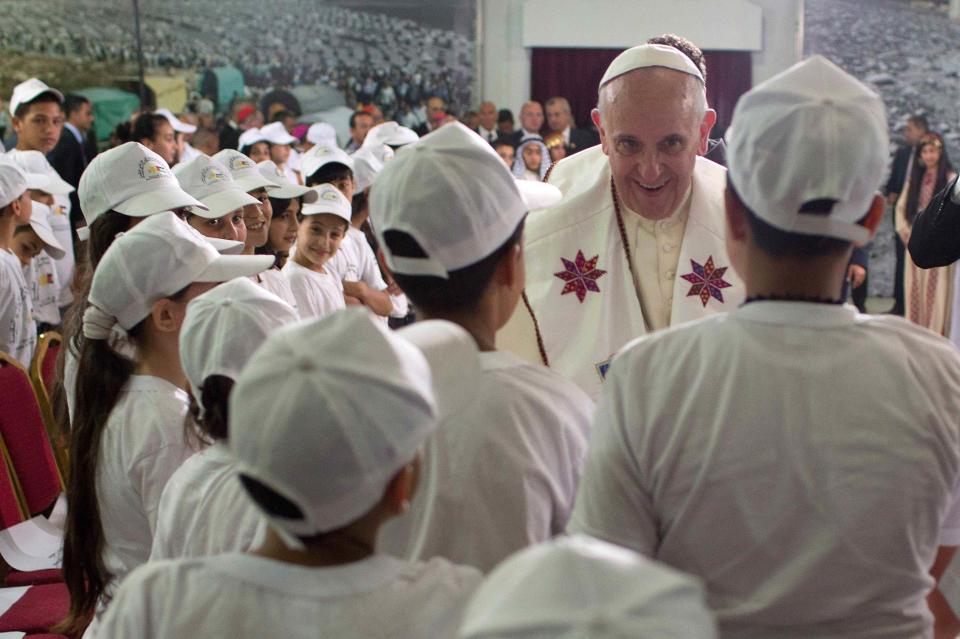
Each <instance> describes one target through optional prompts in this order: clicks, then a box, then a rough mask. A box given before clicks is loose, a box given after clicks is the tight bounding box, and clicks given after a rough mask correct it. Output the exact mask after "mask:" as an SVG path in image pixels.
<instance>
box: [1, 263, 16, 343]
mask: <svg viewBox="0 0 960 639" xmlns="http://www.w3.org/2000/svg"><path fill="white" fill-rule="evenodd" d="M4 266H5V265H4V264H0V351H3V352H4V353H10V354H15V353H16V352H17V349H19V348H20V345H19V343H18V339H19V336H18V332H17V325H18V324H19V322H20V313H19V312H18V311H19V307H20V295H19V293H18V292H17V287H18V286H19V285H18V284H17V282H16V280H14V279H13V278H11V277H10V273H9V271H7V269H6V268H4Z"/></svg>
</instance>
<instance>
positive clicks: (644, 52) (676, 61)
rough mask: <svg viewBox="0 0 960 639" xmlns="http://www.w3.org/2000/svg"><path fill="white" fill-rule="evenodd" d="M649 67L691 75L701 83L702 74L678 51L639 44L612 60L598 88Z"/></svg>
mask: <svg viewBox="0 0 960 639" xmlns="http://www.w3.org/2000/svg"><path fill="white" fill-rule="evenodd" d="M650 67H664V68H667V69H673V70H674V71H679V72H680V73H686V74H688V75H692V76H694V77H695V78H697V79H699V80H700V82H701V83H702V82H703V74H702V73H700V69H699V68H698V67H697V65H695V64H694V63H693V60H691V59H690V58H688V57H687V56H686V54H684V53H683V52H682V51H680V50H679V49H676V48H674V47H671V46H669V45H666V44H641V45H640V46H636V47H632V48H630V49H627V50H626V51H624V52H623V53H621V54H620V55H618V56H617V57H616V58H614V59H613V62H611V63H610V66H609V67H607V70H606V72H605V73H604V74H603V77H602V78H601V79H600V87H601V88H602V87H603V85H605V84H606V83H607V82H610V81H611V80H613V79H614V78H618V77H620V76H621V75H623V74H624V73H630V72H631V71H636V70H637V69H647V68H650Z"/></svg>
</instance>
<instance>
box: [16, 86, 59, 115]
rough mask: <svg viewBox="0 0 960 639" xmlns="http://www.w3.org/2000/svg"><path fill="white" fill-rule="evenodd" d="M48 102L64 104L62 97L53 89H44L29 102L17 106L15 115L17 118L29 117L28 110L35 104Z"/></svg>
mask: <svg viewBox="0 0 960 639" xmlns="http://www.w3.org/2000/svg"><path fill="white" fill-rule="evenodd" d="M47 102H56V103H57V104H62V103H61V102H60V98H58V97H57V95H56V94H55V93H54V92H53V91H44V92H43V93H41V94H40V95H38V96H37V97H35V98H34V99H32V100H30V101H29V102H23V103H22V104H20V105H19V106H17V110H16V112H15V113H14V114H13V115H14V117H16V118H19V119H23V118H25V117H27V112H28V111H29V110H30V107H32V106H33V105H34V104H45V103H47Z"/></svg>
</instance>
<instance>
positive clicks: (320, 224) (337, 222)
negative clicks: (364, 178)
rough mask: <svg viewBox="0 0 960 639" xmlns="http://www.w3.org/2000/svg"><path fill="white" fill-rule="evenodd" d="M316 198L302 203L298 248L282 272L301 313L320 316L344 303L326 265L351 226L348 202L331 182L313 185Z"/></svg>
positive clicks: (314, 316)
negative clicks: (310, 201) (308, 202)
mask: <svg viewBox="0 0 960 639" xmlns="http://www.w3.org/2000/svg"><path fill="white" fill-rule="evenodd" d="M316 191H317V200H316V201H315V202H313V203H311V204H304V205H303V208H302V209H301V210H300V215H299V221H298V223H297V252H296V253H295V254H294V255H293V257H291V258H290V259H289V260H287V263H286V264H285V265H284V267H283V271H282V273H283V275H284V277H286V279H287V282H288V283H289V284H290V289H291V290H292V291H293V297H294V299H296V300H297V311H298V312H299V313H300V317H302V318H304V319H306V318H310V317H313V318H321V317H325V316H327V315H329V314H330V313H333V312H335V311H337V310H339V309H342V308H345V307H346V302H345V301H344V297H343V284H342V283H341V281H340V278H339V277H338V276H337V275H335V274H333V273H332V272H330V271H329V270H328V269H327V268H326V264H327V262H328V261H329V260H330V258H331V257H333V256H334V255H336V253H337V251H338V250H340V244H341V242H343V239H344V238H345V237H346V235H347V228H349V226H350V214H351V209H350V202H349V201H348V200H347V198H345V197H344V196H343V193H341V192H340V191H339V190H337V189H336V188H335V187H334V186H333V185H331V184H321V185H320V186H318V187H316Z"/></svg>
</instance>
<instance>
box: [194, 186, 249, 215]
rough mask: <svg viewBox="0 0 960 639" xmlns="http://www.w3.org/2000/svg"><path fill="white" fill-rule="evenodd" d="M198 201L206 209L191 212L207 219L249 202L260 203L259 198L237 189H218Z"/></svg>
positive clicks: (234, 209)
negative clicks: (216, 191) (218, 190)
mask: <svg viewBox="0 0 960 639" xmlns="http://www.w3.org/2000/svg"><path fill="white" fill-rule="evenodd" d="M200 201H201V202H203V203H204V204H205V205H206V206H207V208H208V210H206V211H204V210H202V209H197V210H195V211H192V213H193V214H194V215H199V216H200V217H205V218H207V219H209V220H212V219H214V218H218V217H222V216H224V215H226V214H227V213H229V212H231V211H236V210H237V209H241V208H243V207H244V206H248V205H250V204H260V200H258V199H257V198H255V197H253V196H252V195H248V194H247V193H246V192H245V191H241V190H239V189H229V190H226V191H220V192H219V193H214V194H213V195H210V196H208V197H205V198H202V199H201V200H200Z"/></svg>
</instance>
